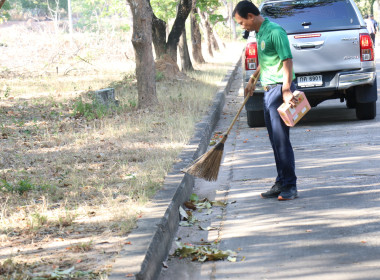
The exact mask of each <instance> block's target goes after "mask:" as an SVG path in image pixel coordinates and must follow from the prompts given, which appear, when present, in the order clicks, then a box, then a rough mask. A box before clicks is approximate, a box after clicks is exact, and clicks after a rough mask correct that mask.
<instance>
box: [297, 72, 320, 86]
mask: <svg viewBox="0 0 380 280" xmlns="http://www.w3.org/2000/svg"><path fill="white" fill-rule="evenodd" d="M297 84H298V86H299V87H318V86H322V85H323V82H322V75H311V76H300V77H297Z"/></svg>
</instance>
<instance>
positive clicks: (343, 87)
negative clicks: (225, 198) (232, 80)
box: [242, 0, 377, 127]
mask: <svg viewBox="0 0 380 280" xmlns="http://www.w3.org/2000/svg"><path fill="white" fill-rule="evenodd" d="M259 9H260V13H261V15H262V16H263V17H264V18H268V19H269V20H270V21H273V22H276V23H278V24H279V25H280V26H282V27H283V28H284V29H285V31H286V32H287V34H288V38H289V42H290V48H291V51H292V55H293V65H294V71H295V74H296V80H295V83H296V86H297V89H299V90H301V91H303V92H305V94H306V97H307V98H308V100H309V103H310V105H311V106H312V107H315V106H317V105H318V104H319V103H321V102H323V101H325V100H328V99H339V100H340V101H341V102H344V101H345V102H346V106H347V107H348V108H355V110H356V116H357V118H358V119H359V120H370V119H374V118H375V117H376V101H377V78H376V63H375V51H374V45H373V42H372V39H371V37H370V35H369V34H368V31H367V28H366V24H365V22H364V20H363V17H362V15H361V13H360V11H359V9H358V8H357V6H356V4H355V2H354V1H353V0H292V1H288V0H279V1H273V0H270V1H265V2H263V3H262V4H261V5H260V7H259ZM242 62H243V72H244V74H243V75H244V77H243V81H244V87H245V85H246V83H247V82H248V80H249V77H250V76H251V75H252V73H253V72H254V70H255V69H256V68H257V66H258V65H259V63H260V61H258V56H257V44H256V40H255V32H250V34H249V37H248V42H247V45H246V48H245V51H244V52H243V59H242ZM263 94H264V90H263V88H262V87H261V85H260V82H259V83H258V84H257V87H256V90H255V93H254V95H253V96H252V97H250V99H249V100H248V102H247V104H246V105H245V108H246V111H247V120H248V125H249V126H250V127H258V126H264V125H265V124H264V117H263Z"/></svg>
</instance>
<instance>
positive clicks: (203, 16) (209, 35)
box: [198, 10, 214, 56]
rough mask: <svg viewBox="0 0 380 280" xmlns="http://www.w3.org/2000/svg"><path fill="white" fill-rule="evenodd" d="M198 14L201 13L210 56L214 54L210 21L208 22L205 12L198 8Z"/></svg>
mask: <svg viewBox="0 0 380 280" xmlns="http://www.w3.org/2000/svg"><path fill="white" fill-rule="evenodd" d="M198 14H199V15H200V18H201V23H202V27H203V34H205V39H206V44H207V51H208V54H209V55H210V56H214V54H213V53H212V42H211V34H210V30H211V28H210V23H209V22H208V20H207V18H206V14H205V12H202V11H200V10H198Z"/></svg>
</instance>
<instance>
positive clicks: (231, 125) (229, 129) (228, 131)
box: [225, 74, 260, 138]
mask: <svg viewBox="0 0 380 280" xmlns="http://www.w3.org/2000/svg"><path fill="white" fill-rule="evenodd" d="M259 76H260V74H259V75H257V77H256V78H255V80H254V82H253V84H254V85H256V83H257V81H258V79H259ZM250 97H251V95H250V94H247V96H246V97H245V98H244V101H243V104H242V105H241V107H240V109H239V111H238V112H237V114H236V116H235V118H234V119H233V121H232V123H231V124H230V127H229V128H228V130H227V132H226V133H225V136H226V137H225V138H227V135H228V134H230V131H231V129H232V127H233V126H234V124H235V122H236V120H237V119H238V117H239V115H240V113H241V111H242V110H243V108H244V105H245V103H247V101H248V99H249V98H250Z"/></svg>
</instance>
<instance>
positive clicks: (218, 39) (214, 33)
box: [212, 29, 226, 48]
mask: <svg viewBox="0 0 380 280" xmlns="http://www.w3.org/2000/svg"><path fill="white" fill-rule="evenodd" d="M212 35H213V36H214V38H215V40H216V42H217V44H218V46H220V45H222V47H223V48H224V47H225V46H226V45H225V44H224V42H223V40H222V39H220V37H219V35H218V33H216V31H215V30H214V29H213V30H212Z"/></svg>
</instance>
